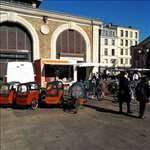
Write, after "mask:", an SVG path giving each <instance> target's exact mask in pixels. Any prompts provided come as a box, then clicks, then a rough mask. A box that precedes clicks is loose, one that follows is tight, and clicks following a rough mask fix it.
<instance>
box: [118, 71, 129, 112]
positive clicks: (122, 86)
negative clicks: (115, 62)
mask: <svg viewBox="0 0 150 150" xmlns="http://www.w3.org/2000/svg"><path fill="white" fill-rule="evenodd" d="M118 101H119V112H120V113H122V112H123V111H122V105H123V102H126V103H127V113H131V111H130V102H131V93H130V87H129V81H128V77H127V73H126V72H124V71H122V72H121V73H120V78H119V97H118Z"/></svg>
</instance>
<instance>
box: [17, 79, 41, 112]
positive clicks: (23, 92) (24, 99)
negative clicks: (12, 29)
mask: <svg viewBox="0 0 150 150" xmlns="http://www.w3.org/2000/svg"><path fill="white" fill-rule="evenodd" d="M39 96H40V90H39V86H38V85H37V84H36V83H35V82H28V83H23V84H20V85H19V86H18V91H17V95H16V104H17V105H19V106H30V107H31V109H32V110H35V109H36V108H37V107H38V100H39Z"/></svg>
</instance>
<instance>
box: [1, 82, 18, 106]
mask: <svg viewBox="0 0 150 150" xmlns="http://www.w3.org/2000/svg"><path fill="white" fill-rule="evenodd" d="M19 84H20V83H19V82H9V83H6V84H3V85H2V86H1V88H0V105H12V104H15V98H16V91H17V87H18V85H19Z"/></svg>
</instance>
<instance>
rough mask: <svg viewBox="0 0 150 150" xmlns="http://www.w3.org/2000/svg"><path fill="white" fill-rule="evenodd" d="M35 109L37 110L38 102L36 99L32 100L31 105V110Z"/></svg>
mask: <svg viewBox="0 0 150 150" xmlns="http://www.w3.org/2000/svg"><path fill="white" fill-rule="evenodd" d="M37 108H38V101H37V100H36V99H33V100H32V103H31V109H32V110H35V109H37Z"/></svg>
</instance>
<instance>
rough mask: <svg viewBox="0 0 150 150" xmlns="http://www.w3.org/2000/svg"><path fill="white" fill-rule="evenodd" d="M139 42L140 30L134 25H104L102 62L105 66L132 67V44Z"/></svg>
mask: <svg viewBox="0 0 150 150" xmlns="http://www.w3.org/2000/svg"><path fill="white" fill-rule="evenodd" d="M138 42H139V31H138V30H137V29H134V28H132V27H122V26H118V25H113V24H108V25H103V27H102V29H101V34H100V63H101V64H102V66H104V67H118V68H128V67H131V50H130V48H131V46H133V45H137V44H138Z"/></svg>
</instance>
